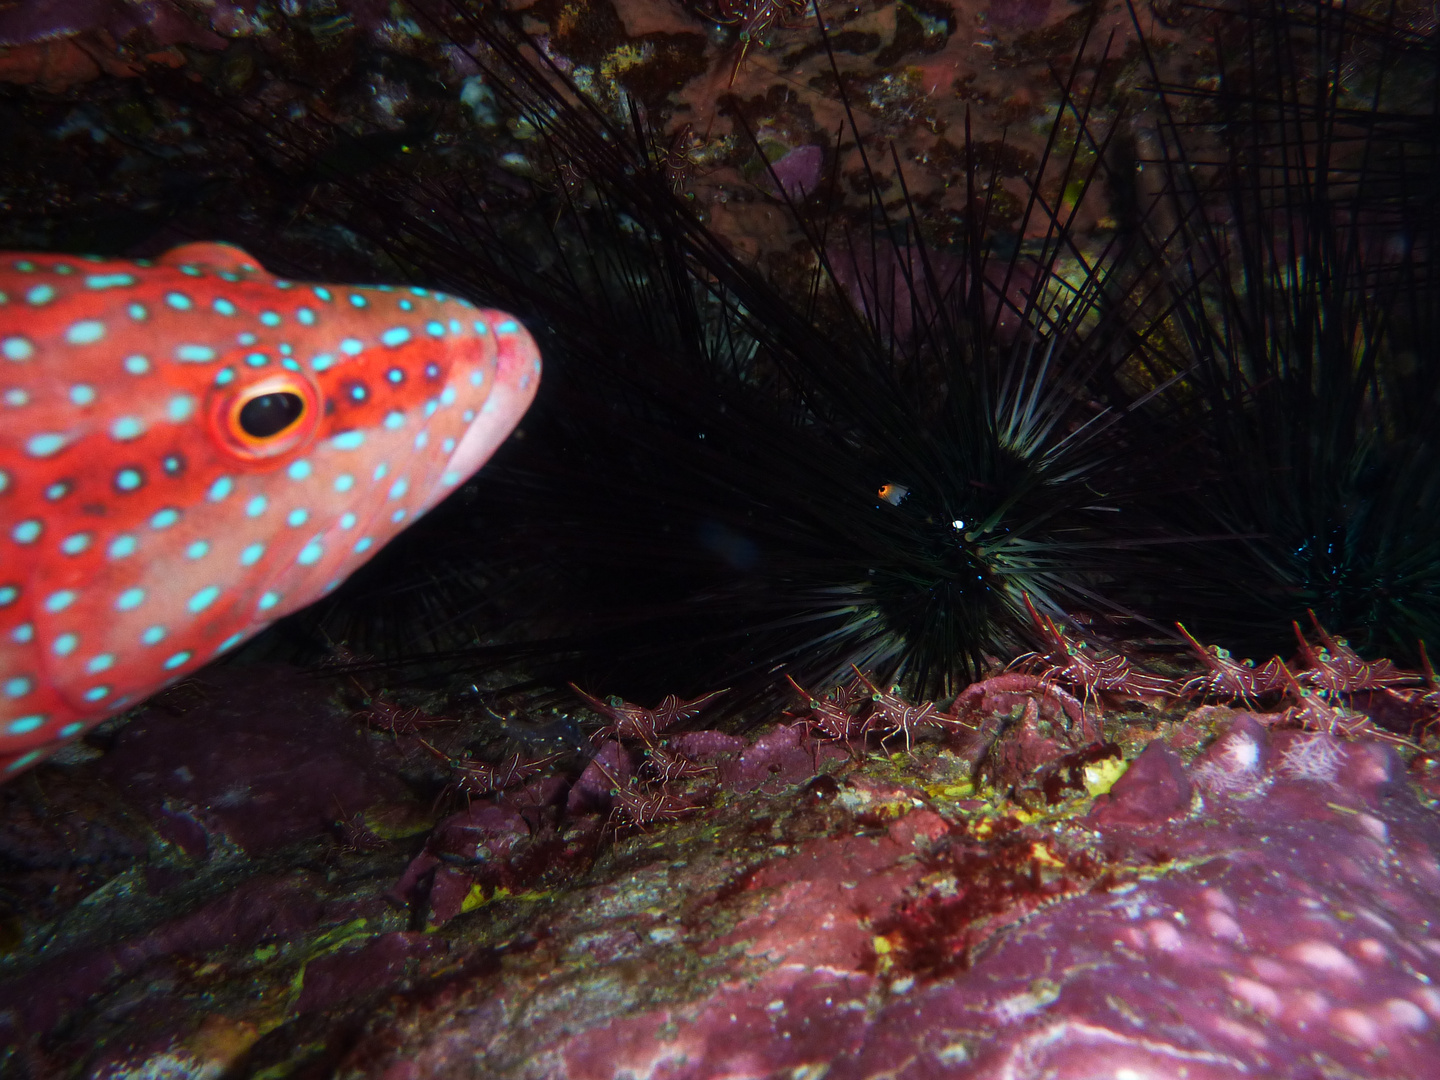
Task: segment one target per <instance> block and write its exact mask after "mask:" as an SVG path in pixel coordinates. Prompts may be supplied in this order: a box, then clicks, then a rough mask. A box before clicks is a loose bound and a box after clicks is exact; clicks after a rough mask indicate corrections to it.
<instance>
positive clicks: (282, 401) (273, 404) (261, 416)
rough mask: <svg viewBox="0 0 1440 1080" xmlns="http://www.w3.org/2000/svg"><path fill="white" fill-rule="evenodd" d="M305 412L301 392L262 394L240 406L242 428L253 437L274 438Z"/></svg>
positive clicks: (239, 417) (239, 418)
mask: <svg viewBox="0 0 1440 1080" xmlns="http://www.w3.org/2000/svg"><path fill="white" fill-rule="evenodd" d="M304 414H305V399H304V398H302V397H301V396H300V395H299V394H291V393H286V392H281V393H278V394H261V395H260V396H259V397H253V398H251V399H250V400H249V401H247V402H245V404H244V405H242V406H240V413H239V416H238V417H237V419H238V420H239V423H240V429H241V430H242V431H244V432H245V434H246V435H249V436H250V437H251V438H252V439H273V438H274V437H275V436H276V435H279V434H280V433H281V432H282V431H284V430H285V429H286V428H288V427H290V426H291V425H292V424H294V423H295V422H296V421H297V420H299V419H300V417H302V416H303V415H304Z"/></svg>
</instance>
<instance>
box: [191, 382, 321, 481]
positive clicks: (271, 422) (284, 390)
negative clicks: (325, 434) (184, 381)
mask: <svg viewBox="0 0 1440 1080" xmlns="http://www.w3.org/2000/svg"><path fill="white" fill-rule="evenodd" d="M254 375H255V376H256V377H255V378H253V379H252V380H250V381H248V382H244V383H241V382H240V380H238V379H237V380H235V382H234V383H229V384H227V385H225V386H223V387H217V388H216V389H215V390H214V391H213V392H212V396H211V400H210V403H209V418H210V430H211V433H212V434H213V435H214V436H215V437H216V440H217V441H218V442H219V443H220V444H221V446H222V447H223V448H224V449H225V450H228V451H229V452H230V453H231V454H233V455H235V456H236V457H238V458H240V459H242V460H245V461H259V460H262V459H265V458H275V457H279V456H280V455H282V454H288V453H289V452H290V451H292V450H294V449H296V448H297V447H299V446H300V445H302V444H304V443H306V442H308V441H309V440H310V437H311V436H312V435H314V433H315V431H316V428H317V427H318V426H319V423H320V413H321V406H320V394H319V391H318V390H317V389H316V388H315V386H314V384H312V383H311V382H310V380H309V379H308V378H306V377H305V376H304V375H303V374H302V373H300V372H295V371H278V372H273V373H272V374H269V375H262V374H261V373H260V372H258V371H257V372H254Z"/></svg>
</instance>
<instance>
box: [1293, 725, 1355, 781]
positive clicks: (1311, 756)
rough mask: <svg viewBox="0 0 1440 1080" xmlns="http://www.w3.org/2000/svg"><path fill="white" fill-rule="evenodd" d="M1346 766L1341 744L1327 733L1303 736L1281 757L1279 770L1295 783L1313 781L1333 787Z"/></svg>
mask: <svg viewBox="0 0 1440 1080" xmlns="http://www.w3.org/2000/svg"><path fill="white" fill-rule="evenodd" d="M1344 763H1345V756H1344V754H1343V753H1342V752H1341V749H1340V743H1339V742H1338V741H1337V740H1336V739H1334V738H1332V737H1331V736H1329V735H1326V734H1324V733H1323V732H1316V733H1314V734H1312V735H1301V736H1299V737H1297V738H1296V739H1295V740H1294V741H1293V742H1291V744H1290V745H1289V746H1288V747H1286V748H1285V752H1284V753H1283V754H1281V755H1280V764H1279V765H1278V766H1277V767H1276V771H1277V772H1279V773H1280V774H1281V775H1282V776H1287V777H1289V778H1290V779H1291V780H1311V781H1314V782H1315V783H1317V784H1333V783H1335V778H1336V777H1337V776H1339V775H1340V766H1341V765H1343V764H1344Z"/></svg>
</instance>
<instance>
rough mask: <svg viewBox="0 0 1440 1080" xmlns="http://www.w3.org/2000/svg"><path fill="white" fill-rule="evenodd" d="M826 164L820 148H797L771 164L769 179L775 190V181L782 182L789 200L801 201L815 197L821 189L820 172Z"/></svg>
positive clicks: (823, 153) (781, 185) (781, 184)
mask: <svg viewBox="0 0 1440 1080" xmlns="http://www.w3.org/2000/svg"><path fill="white" fill-rule="evenodd" d="M824 164H825V151H824V150H823V149H822V148H821V147H818V146H797V147H796V148H795V149H794V150H791V151H790V152H789V153H787V154H785V155H784V156H783V157H781V158H779V159H778V160H776V161H773V162H771V163H770V172H771V174H773V175H772V176H770V177H768V179H769V180H770V187H771V188H772V189H773V188H774V186H775V180H779V181H780V187H781V188H783V189H784V191H785V195H786V197H787V198H789V199H791V200H792V201H797V202H798V201H799V200H801V199H803V198H805V197H806V196H807V195H813V194H815V192H816V191H817V190H818V189H819V187H820V170H821V167H822V166H823V165H824Z"/></svg>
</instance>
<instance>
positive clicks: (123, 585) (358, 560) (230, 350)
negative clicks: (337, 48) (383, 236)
mask: <svg viewBox="0 0 1440 1080" xmlns="http://www.w3.org/2000/svg"><path fill="white" fill-rule="evenodd" d="M0 296H3V298H0V417H3V418H4V420H5V424H4V426H3V427H0V546H3V548H4V554H3V557H0V768H4V767H5V764H6V763H7V762H8V764H9V767H10V768H11V771H14V770H16V769H19V768H23V767H25V766H26V765H28V764H30V763H32V762H34V761H36V760H39V759H40V758H41V757H43V756H44V754H45V753H46V752H47V751H48V750H49V749H51V748H53V747H55V746H58V745H61V744H63V742H64V741H66V740H69V739H73V738H75V737H77V736H78V735H79V734H81V733H82V732H83V731H84V730H85V729H86V728H87V727H89V726H91V725H93V724H94V723H97V722H98V721H100V720H102V719H104V718H105V717H106V716H110V715H113V714H114V713H116V712H118V711H120V710H122V709H124V708H126V707H127V706H129V705H132V704H135V703H136V702H138V701H139V700H141V699H143V698H144V697H145V696H147V695H148V694H150V693H153V692H154V691H155V690H157V689H159V688H160V687H162V686H164V685H165V684H166V683H168V682H171V681H173V680H175V679H176V678H179V677H181V676H183V675H184V674H185V673H187V672H189V671H191V670H193V669H194V668H196V667H198V666H200V665H201V664H203V663H205V662H206V661H208V660H210V659H212V658H213V657H214V656H216V655H217V654H219V653H222V652H224V651H225V650H227V649H230V648H232V647H234V646H235V645H237V644H238V643H240V642H241V641H243V640H245V639H246V638H247V637H249V636H251V635H252V634H254V633H255V632H256V631H258V630H260V629H261V628H263V627H264V626H265V625H267V624H268V623H270V622H272V621H274V620H275V619H277V618H280V617H281V616H282V615H285V614H288V613H289V612H292V611H294V610H296V609H298V608H300V607H303V606H305V605H306V604H309V603H311V602H312V601H314V600H315V599H317V598H318V597H320V596H322V595H323V594H325V593H326V592H328V591H329V590H331V589H333V588H334V587H335V586H337V585H338V584H339V583H340V582H341V581H343V580H344V579H345V577H346V576H347V575H349V574H350V573H351V572H353V571H354V570H355V569H356V568H357V567H358V566H360V565H361V564H362V563H363V562H365V561H366V560H367V559H368V558H370V557H371V556H372V555H373V554H374V553H375V552H376V551H378V550H379V549H380V548H381V547H383V546H384V544H385V543H386V542H387V541H389V540H390V539H391V538H392V537H393V536H394V535H395V534H396V533H398V532H400V531H401V530H402V529H404V528H405V527H406V526H407V525H409V524H410V523H411V522H412V521H414V520H415V519H416V518H418V517H419V516H420V515H421V514H423V513H425V512H426V511H427V510H429V509H430V508H431V507H433V506H434V505H435V504H436V503H438V502H439V501H440V500H441V499H443V498H445V496H446V495H448V494H449V493H450V492H451V491H453V490H454V489H455V487H456V486H457V485H459V484H460V483H461V482H463V481H464V480H465V479H467V478H468V477H469V476H470V475H471V474H472V473H473V472H474V471H475V470H476V469H478V468H479V467H480V466H481V465H482V464H484V462H485V461H486V460H487V459H488V458H489V456H490V455H491V453H493V452H494V450H495V448H496V447H497V446H498V445H499V444H500V443H501V442H502V441H504V439H505V438H506V437H507V436H508V435H509V433H510V432H511V430H512V429H513V428H514V427H515V425H516V424H517V423H518V422H519V419H520V417H521V416H522V415H523V414H524V412H525V410H526V408H527V407H528V406H529V404H530V401H531V400H532V399H533V398H534V395H535V391H536V388H537V386H538V383H539V375H540V358H539V353H538V351H537V349H536V347H535V343H534V341H533V339H532V338H531V337H530V335H529V334H528V333H527V332H526V331H525V330H524V328H523V327H521V326H520V325H519V324H518V323H517V322H516V321H515V320H514V319H513V318H511V317H510V316H509V315H506V314H505V313H503V312H499V311H491V310H484V309H479V308H476V307H475V306H473V305H472V304H470V303H468V302H467V301H464V300H460V299H458V298H455V297H449V296H445V295H443V294H439V293H435V292H431V291H428V290H425V289H419V288H413V289H412V288H398V287H389V286H380V287H361V286H343V285H317V284H308V283H300V282H290V281H284V280H280V279H277V278H275V277H273V276H272V275H270V274H268V273H266V272H265V271H264V270H263V269H262V268H261V267H260V266H259V265H258V264H257V263H256V262H255V260H253V259H252V258H251V257H250V256H248V255H247V254H246V253H245V252H243V251H240V250H238V249H236V248H232V247H228V246H225V245H220V244H190V245H186V246H184V247H181V248H176V249H175V250H174V251H171V252H170V253H169V254H167V255H166V256H164V257H163V258H161V259H160V260H158V261H157V262H156V263H154V264H148V263H132V262H118V261H99V260H86V259H77V258H68V257H63V256H54V255H5V256H0Z"/></svg>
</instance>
